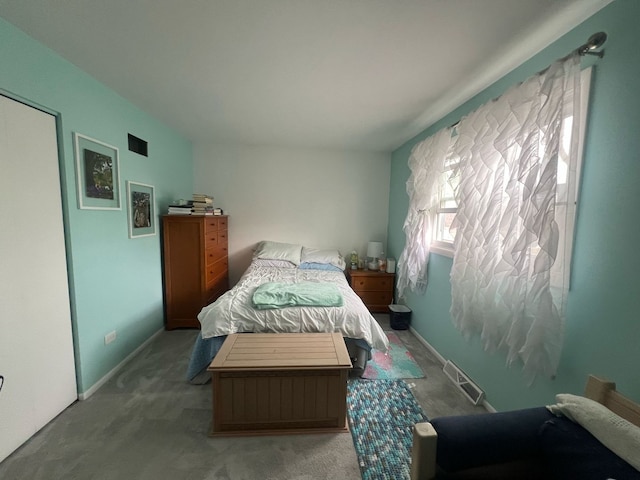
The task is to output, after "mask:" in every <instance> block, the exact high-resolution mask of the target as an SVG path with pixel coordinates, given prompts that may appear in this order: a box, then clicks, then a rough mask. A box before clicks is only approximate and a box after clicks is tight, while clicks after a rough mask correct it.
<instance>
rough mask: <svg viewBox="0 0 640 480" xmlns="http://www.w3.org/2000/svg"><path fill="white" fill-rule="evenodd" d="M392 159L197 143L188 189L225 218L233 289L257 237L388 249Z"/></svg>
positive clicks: (347, 249) (377, 155)
mask: <svg viewBox="0 0 640 480" xmlns="http://www.w3.org/2000/svg"><path fill="white" fill-rule="evenodd" d="M390 162H391V157H390V155H389V154H382V153H361V152H344V151H332V150H309V149H291V148H274V147H255V146H238V145H213V144H206V145H205V144H196V145H195V146H194V176H195V181H194V188H195V190H196V191H197V192H201V193H208V194H210V195H213V197H214V205H215V206H218V207H221V208H223V209H224V212H225V214H229V216H230V218H229V276H230V282H231V284H232V285H234V284H235V283H236V282H237V280H238V279H239V278H240V275H241V274H242V273H243V272H244V270H245V269H246V268H247V267H248V266H249V263H250V261H251V253H252V249H253V247H254V246H255V244H256V243H257V242H259V241H260V240H273V241H280V242H289V243H299V244H302V245H305V246H309V247H318V248H329V247H335V248H338V249H339V250H340V252H341V253H342V254H343V255H345V256H347V255H348V254H349V253H350V252H351V250H353V249H354V248H355V249H356V250H357V251H358V253H360V254H361V255H362V254H364V253H365V250H366V244H367V242H368V241H369V240H380V241H382V242H384V246H385V248H386V234H387V218H388V212H389V175H390V173H389V172H390Z"/></svg>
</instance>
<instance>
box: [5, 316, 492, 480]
mask: <svg viewBox="0 0 640 480" xmlns="http://www.w3.org/2000/svg"><path fill="white" fill-rule="evenodd" d="M376 318H378V320H379V322H380V323H381V324H382V325H383V328H388V318H387V315H377V316H376ZM397 333H398V334H399V335H400V336H401V338H402V340H403V342H405V344H406V345H407V347H408V348H409V349H410V350H411V352H412V353H413V355H414V357H415V358H416V360H417V361H418V363H419V364H420V366H421V367H422V368H423V370H424V371H425V373H426V375H427V378H425V379H411V380H409V382H410V383H411V384H413V392H414V395H415V396H416V398H417V400H418V402H419V403H420V404H421V406H422V407H423V409H424V411H425V412H426V413H427V414H428V415H429V416H430V417H435V416H439V415H449V414H455V413H471V412H477V413H480V412H483V411H484V410H483V409H482V408H480V407H474V406H473V405H471V404H470V403H469V402H468V401H467V400H466V399H465V398H464V397H463V396H462V394H461V393H460V392H459V391H457V390H456V389H455V388H454V387H453V386H452V385H451V384H450V383H449V382H448V380H447V379H446V377H444V375H443V374H442V371H441V366H440V365H439V364H438V363H437V362H436V361H435V360H434V359H433V358H432V356H431V355H430V354H429V352H428V351H426V350H425V349H424V347H423V346H422V345H421V344H420V343H419V342H417V340H416V339H415V338H414V337H413V335H411V333H410V332H408V331H400V332H397ZM196 334H197V332H195V331H184V330H183V331H172V332H163V333H162V334H161V335H159V336H158V337H157V338H156V339H155V340H154V341H153V342H152V343H151V344H150V345H149V346H148V347H146V348H145V349H144V350H143V351H142V352H141V353H140V354H139V355H138V356H136V357H135V358H134V359H132V360H131V361H130V362H129V363H128V364H127V365H126V366H125V367H124V368H123V369H122V370H121V371H120V373H119V375H116V376H115V377H114V378H112V379H111V380H110V381H109V382H108V383H106V384H105V385H104V386H103V387H102V388H101V389H100V390H98V392H96V393H95V394H94V395H92V396H91V397H90V398H89V399H88V400H85V401H83V402H76V403H75V404H73V405H72V406H71V407H69V408H68V409H67V410H65V411H64V412H63V413H61V414H60V415H59V416H58V417H57V418H56V419H54V420H53V421H52V422H51V423H50V424H49V425H47V426H46V427H45V428H44V429H42V430H41V431H40V432H38V433H37V434H36V435H35V436H34V437H33V438H32V439H31V440H30V441H28V442H27V443H26V444H24V445H23V446H22V447H20V448H19V449H18V450H17V451H16V452H14V453H13V454H12V455H11V456H9V457H8V458H7V459H6V460H5V461H4V462H2V463H0V478H2V479H4V480H9V479H11V480H13V479H16V480H18V479H19V480H25V479H29V480H37V479H42V480H57V479H65V480H72V479H78V480H87V479H92V480H93V479H95V480H112V479H113V480H116V479H118V480H121V479H141V480H146V479H149V480H152V479H153V480H165V479H166V480H214V479H215V480H226V479H229V480H243V479H246V480H253V479H274V480H275V479H277V480H286V479H297V480H298V479H299V480H305V479H338V478H339V479H344V480H350V479H353V480H355V479H359V478H360V470H359V468H358V463H357V459H356V454H355V450H354V447H353V441H352V439H351V435H350V434H349V433H340V434H316V435H281V436H265V437H237V438H209V437H208V436H207V433H208V429H209V424H210V421H211V386H210V385H204V386H196V385H190V384H188V383H187V382H186V381H185V380H184V375H185V371H186V367H187V362H188V358H189V354H190V351H191V346H192V345H193V341H194V338H195V335H196Z"/></svg>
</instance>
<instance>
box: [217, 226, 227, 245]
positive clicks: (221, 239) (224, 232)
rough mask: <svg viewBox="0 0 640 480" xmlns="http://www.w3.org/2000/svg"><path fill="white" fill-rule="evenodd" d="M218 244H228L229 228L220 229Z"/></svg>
mask: <svg viewBox="0 0 640 480" xmlns="http://www.w3.org/2000/svg"><path fill="white" fill-rule="evenodd" d="M218 245H220V246H226V245H227V229H226V228H225V229H222V228H220V229H219V230H218Z"/></svg>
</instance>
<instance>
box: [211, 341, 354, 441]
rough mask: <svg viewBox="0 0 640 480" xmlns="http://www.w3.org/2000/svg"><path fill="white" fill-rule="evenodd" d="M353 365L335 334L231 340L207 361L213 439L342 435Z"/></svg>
mask: <svg viewBox="0 0 640 480" xmlns="http://www.w3.org/2000/svg"><path fill="white" fill-rule="evenodd" d="M350 368H351V360H350V358H349V353H348V352H347V348H346V346H345V343H344V340H343V338H342V336H341V335H340V334H339V333H264V334H263V333H243V334H234V335H229V336H228V337H227V339H226V340H225V342H224V344H223V346H222V348H221V349H220V351H219V352H218V354H217V355H216V357H215V358H214V359H213V361H212V362H211V365H210V366H209V368H208V370H209V371H210V372H211V374H212V379H213V382H212V385H213V421H212V428H211V435H212V436H217V435H256V434H262V435H273V434H281V433H313V432H346V431H348V427H347V377H348V372H349V369H350Z"/></svg>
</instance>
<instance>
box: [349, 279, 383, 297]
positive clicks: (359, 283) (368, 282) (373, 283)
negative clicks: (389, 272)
mask: <svg viewBox="0 0 640 480" xmlns="http://www.w3.org/2000/svg"><path fill="white" fill-rule="evenodd" d="M351 288H353V289H354V290H355V291H356V292H358V293H360V292H368V291H380V290H384V291H387V290H388V291H393V277H387V276H380V277H376V276H358V277H353V278H352V279H351ZM360 296H362V295H360Z"/></svg>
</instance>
